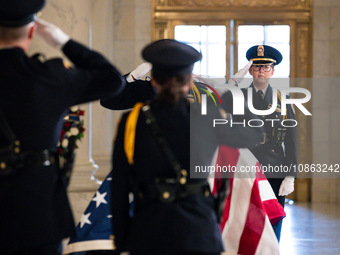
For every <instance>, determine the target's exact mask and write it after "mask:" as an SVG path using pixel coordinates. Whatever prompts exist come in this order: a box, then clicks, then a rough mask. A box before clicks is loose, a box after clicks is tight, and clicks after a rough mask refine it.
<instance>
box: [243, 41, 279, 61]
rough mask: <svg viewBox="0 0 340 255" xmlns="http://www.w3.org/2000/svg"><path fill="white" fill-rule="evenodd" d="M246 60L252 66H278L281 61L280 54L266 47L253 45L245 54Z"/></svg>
mask: <svg viewBox="0 0 340 255" xmlns="http://www.w3.org/2000/svg"><path fill="white" fill-rule="evenodd" d="M246 57H247V59H248V60H249V61H250V60H252V61H253V65H263V64H274V65H278V64H280V63H281V61H282V55H281V53H280V52H279V51H278V50H277V49H275V48H273V47H271V46H267V45H255V46H253V47H251V48H250V49H249V50H248V51H247V54H246Z"/></svg>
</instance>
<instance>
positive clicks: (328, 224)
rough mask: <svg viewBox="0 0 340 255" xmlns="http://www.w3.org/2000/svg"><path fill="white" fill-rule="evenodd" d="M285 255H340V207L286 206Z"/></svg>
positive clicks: (281, 247) (283, 245)
mask: <svg viewBox="0 0 340 255" xmlns="http://www.w3.org/2000/svg"><path fill="white" fill-rule="evenodd" d="M285 211H286V214H287V217H286V218H285V219H284V220H283V225H282V233H281V241H280V251H281V255H307V254H308V255H313V254H315V255H316V254H318V255H321V254H322V255H324V254H332V255H335V254H340V205H338V204H314V203H313V204H311V203H294V204H287V203H286V205H285Z"/></svg>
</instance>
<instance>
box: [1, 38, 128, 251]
mask: <svg viewBox="0 0 340 255" xmlns="http://www.w3.org/2000/svg"><path fill="white" fill-rule="evenodd" d="M63 52H64V54H65V55H66V56H67V57H68V58H69V59H70V60H71V61H72V62H73V63H74V64H75V67H74V68H69V69H67V68H65V67H64V64H63V62H62V60H61V59H52V60H49V61H46V62H41V61H40V60H39V59H38V57H37V56H34V57H32V58H30V57H28V56H27V55H26V54H25V52H24V51H23V50H22V49H20V48H10V49H2V50H0V77H1V80H0V107H1V108H2V110H3V112H4V113H5V116H6V118H7V120H8V122H9V124H10V126H11V128H12V129H13V131H14V133H15V134H16V136H17V138H18V139H19V140H20V142H21V147H22V151H26V152H27V151H42V150H44V149H49V150H51V151H56V145H57V142H58V139H59V136H60V131H61V128H62V124H63V117H64V113H65V112H66V110H67V109H68V107H70V106H72V105H76V104H80V103H85V102H89V101H92V100H96V99H99V98H101V97H103V95H105V94H107V93H111V92H112V91H116V92H118V91H120V90H121V89H122V88H123V86H124V85H125V82H124V79H123V77H122V76H121V74H120V73H119V72H118V71H117V69H116V68H115V67H114V66H112V65H111V64H110V63H109V62H108V61H107V60H106V59H105V58H104V57H102V56H101V55H100V54H98V53H95V52H93V51H90V50H89V49H88V48H86V47H84V46H82V45H81V44H79V43H77V42H75V41H73V40H70V41H69V42H67V43H66V45H65V46H64V47H63ZM0 136H1V135H0ZM3 140H4V139H2V140H1V139H0V146H1V147H2V146H4V144H3V143H2V142H1V141H3ZM0 204H1V210H0V253H1V252H6V251H10V250H16V249H25V247H29V246H35V245H43V244H50V243H55V242H57V241H60V240H61V238H64V237H68V236H70V235H72V234H73V233H74V221H73V216H72V212H71V209H70V205H69V201H68V198H67V194H66V187H65V185H64V182H63V181H62V178H61V176H60V174H59V173H58V167H57V166H56V164H53V165H51V166H46V167H45V166H42V165H39V166H25V167H24V168H20V169H17V171H16V173H15V174H13V175H10V176H0Z"/></svg>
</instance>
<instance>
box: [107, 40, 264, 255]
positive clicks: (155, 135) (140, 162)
mask: <svg viewBox="0 0 340 255" xmlns="http://www.w3.org/2000/svg"><path fill="white" fill-rule="evenodd" d="M142 55H143V57H144V59H145V60H147V61H148V62H150V63H152V79H151V83H152V85H153V87H154V88H155V91H157V96H156V98H155V99H154V100H153V101H152V102H151V103H150V104H146V105H145V106H143V104H137V105H136V106H135V107H134V109H133V110H132V111H130V112H128V113H125V114H124V115H123V116H122V119H121V122H120V124H119V128H118V134H117V137H116V140H115V144H114V153H113V162H112V165H113V170H112V202H111V203H112V216H113V217H112V218H113V231H114V235H115V245H116V247H117V250H116V252H117V254H119V252H121V251H129V252H130V254H131V255H139V254H148V255H154V254H158V255H159V254H162V255H169V254H172V255H175V254H176V255H178V254H196V255H199V254H201V255H203V254H206V255H207V254H220V253H221V252H222V251H223V245H222V241H221V230H220V228H219V225H218V221H217V217H216V214H215V212H214V209H215V208H214V207H215V205H214V200H213V197H212V195H211V193H210V190H209V187H208V185H207V182H206V177H207V175H208V174H209V173H203V174H202V175H201V178H196V179H193V178H190V177H189V169H190V167H191V168H192V167H194V165H196V164H197V163H198V162H199V163H198V164H200V165H203V166H204V165H205V166H209V165H210V162H211V160H212V156H213V154H214V152H215V150H216V148H217V146H218V145H219V144H227V145H230V146H233V147H248V146H254V145H255V144H256V143H258V142H259V141H260V137H261V136H260V134H257V133H256V131H255V130H250V129H247V131H248V132H245V133H246V134H245V136H244V139H239V137H240V136H239V135H240V133H241V132H242V130H240V129H239V128H235V129H234V128H228V127H225V126H222V125H220V126H218V127H216V129H215V130H214V128H213V127H212V126H213V125H212V119H214V118H222V117H221V115H220V112H219V110H218V108H217V107H210V106H208V109H207V111H208V112H207V115H204V116H203V115H201V112H200V105H198V104H191V105H190V107H189V102H188V101H187V99H186V94H187V93H188V90H189V87H190V84H191V72H192V69H193V64H194V63H195V62H196V61H198V60H200V59H201V54H200V53H199V52H197V51H196V50H195V49H194V48H192V47H190V46H188V45H186V44H183V43H180V42H178V41H175V40H170V39H164V40H159V41H156V42H153V43H151V44H149V45H148V46H146V47H145V48H144V50H143V51H142ZM131 123H133V124H131ZM193 140H199V141H198V142H197V143H194V145H197V146H192V144H191V141H193ZM130 192H132V193H133V194H134V202H135V203H134V212H133V214H134V215H133V217H130V216H129V193H130Z"/></svg>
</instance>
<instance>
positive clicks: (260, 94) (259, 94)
mask: <svg viewBox="0 0 340 255" xmlns="http://www.w3.org/2000/svg"><path fill="white" fill-rule="evenodd" d="M256 94H257V96H258V97H259V99H260V102H261V105H262V108H263V109H264V108H265V103H264V94H263V91H262V90H259V91H257V92H256Z"/></svg>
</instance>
